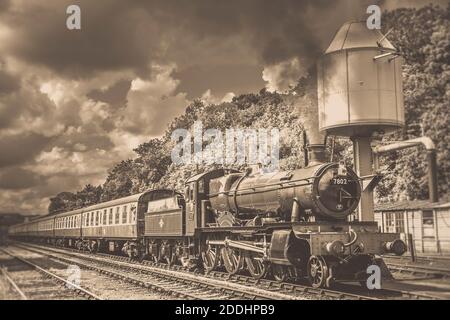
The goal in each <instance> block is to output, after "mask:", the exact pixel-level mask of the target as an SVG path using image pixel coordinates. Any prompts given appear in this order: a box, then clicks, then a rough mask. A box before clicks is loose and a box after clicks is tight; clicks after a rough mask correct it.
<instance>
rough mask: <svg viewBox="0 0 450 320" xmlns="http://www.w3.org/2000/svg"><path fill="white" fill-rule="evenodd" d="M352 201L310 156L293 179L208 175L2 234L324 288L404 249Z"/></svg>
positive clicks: (332, 168) (351, 176)
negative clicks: (357, 218)
mask: <svg viewBox="0 0 450 320" xmlns="http://www.w3.org/2000/svg"><path fill="white" fill-rule="evenodd" d="M311 154H312V155H314V154H316V155H317V153H314V152H312V153H311ZM360 196H361V181H360V179H359V177H358V176H357V174H356V173H355V172H354V171H353V170H352V169H351V168H350V167H347V166H345V164H344V163H334V162H324V161H322V160H321V159H320V157H313V158H312V160H311V162H310V163H309V164H308V165H307V166H306V167H305V168H301V169H297V170H292V171H284V172H273V173H263V172H260V170H258V169H257V168H253V170H251V169H249V170H247V171H246V172H238V171H236V170H227V169H215V170H211V171H208V172H204V173H201V174H198V175H195V176H193V177H191V178H190V179H188V180H187V181H186V182H185V190H184V194H182V193H179V192H176V191H174V190H150V191H146V192H144V193H141V194H137V195H132V196H129V197H125V198H121V199H116V200H113V201H108V202H104V203H100V204H96V205H94V206H89V207H86V208H83V209H78V210H75V211H70V212H65V213H61V214H56V215H53V216H46V217H43V218H40V219H37V220H33V221H30V222H27V223H23V224H19V225H15V226H13V227H11V229H10V235H11V236H13V237H15V238H17V239H21V240H27V241H39V242H45V243H51V244H54V245H59V246H67V247H74V248H78V249H80V250H83V249H87V250H90V251H92V252H95V251H103V252H115V253H126V254H128V255H129V256H130V257H132V258H141V259H144V258H145V259H151V260H154V261H159V262H161V261H162V262H165V263H168V264H182V265H185V266H201V267H203V268H204V270H205V271H206V272H210V271H212V270H215V269H225V270H226V271H227V272H228V273H230V274H236V273H239V272H248V273H250V274H251V275H252V276H253V277H255V278H262V277H266V276H269V275H271V276H273V277H274V278H275V279H277V280H279V281H285V280H288V279H298V278H303V277H306V278H307V279H308V280H309V282H310V283H311V285H312V286H313V287H330V286H331V285H332V284H333V283H334V282H336V281H362V282H365V279H366V278H367V274H366V270H367V267H368V266H370V265H372V264H380V263H382V261H381V262H380V259H378V258H377V257H376V255H379V254H387V253H394V254H397V255H401V254H403V253H404V252H405V251H406V245H405V243H404V242H403V241H402V240H400V238H399V234H395V233H380V232H378V227H377V224H376V222H350V221H348V220H349V219H348V217H349V215H351V214H352V213H353V212H354V211H355V209H356V208H357V206H358V203H359V200H360Z"/></svg>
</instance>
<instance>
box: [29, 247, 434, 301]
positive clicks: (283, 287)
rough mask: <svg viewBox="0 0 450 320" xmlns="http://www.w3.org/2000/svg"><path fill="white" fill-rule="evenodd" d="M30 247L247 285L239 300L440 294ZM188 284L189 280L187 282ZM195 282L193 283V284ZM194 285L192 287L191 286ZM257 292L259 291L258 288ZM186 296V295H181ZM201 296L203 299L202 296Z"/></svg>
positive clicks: (135, 270) (427, 296) (421, 297)
mask: <svg viewBox="0 0 450 320" xmlns="http://www.w3.org/2000/svg"><path fill="white" fill-rule="evenodd" d="M26 246H27V249H28V248H29V247H34V248H37V249H41V250H42V249H45V250H49V251H52V252H57V253H64V254H67V255H70V256H72V257H80V256H82V257H84V259H86V258H88V259H94V260H97V259H101V260H103V263H109V264H110V265H111V264H114V262H113V261H115V262H116V263H121V264H123V265H124V267H125V268H130V271H132V272H133V273H141V274H142V272H144V273H145V272H149V270H148V269H146V268H151V269H150V270H151V271H153V272H157V273H160V272H163V273H165V274H166V275H167V276H169V277H182V278H183V279H188V280H187V281H188V282H189V279H190V277H192V276H194V278H195V279H200V278H199V277H202V279H203V280H207V279H210V280H211V281H217V280H219V281H221V282H219V283H214V284H215V285H217V286H218V287H219V288H221V290H224V289H227V288H223V287H221V286H223V285H226V286H230V285H231V286H232V287H233V286H236V285H237V286H245V287H247V289H245V288H242V287H240V288H241V292H240V294H238V295H237V296H236V297H237V298H240V299H318V298H319V299H333V300H336V299H339V300H381V299H415V300H430V299H431V300H434V299H440V297H438V296H434V295H430V294H424V293H415V292H411V291H407V290H399V289H382V290H374V291H373V290H367V289H364V288H362V287H361V286H359V285H351V284H342V285H341V284H340V285H338V287H337V288H338V289H336V290H329V289H317V288H312V287H310V286H309V285H303V284H297V283H295V284H294V283H290V282H281V283H280V282H277V281H274V280H270V279H259V280H257V279H254V278H252V277H249V276H245V275H241V274H237V275H230V274H228V273H226V272H221V271H213V272H211V273H209V274H203V273H199V272H198V271H197V272H192V271H190V270H188V269H187V268H184V267H182V266H178V265H175V266H168V265H167V264H162V263H156V262H152V261H148V260H144V261H142V262H141V263H137V262H130V261H129V259H128V258H127V257H124V256H117V255H111V254H106V253H97V254H95V255H93V254H90V253H83V252H80V251H78V250H75V249H71V248H55V247H52V246H47V245H45V246H42V245H34V244H28V243H27V244H26ZM186 285H188V286H189V283H186ZM191 285H192V284H191ZM249 287H250V288H251V289H255V290H262V292H265V291H269V293H266V294H265V295H262V296H260V297H257V295H256V294H255V293H254V292H252V293H249V292H246V291H248V290H249ZM191 288H192V286H191ZM257 292H258V291H257ZM274 293H280V294H282V295H284V296H279V297H276V296H275V295H274ZM180 296H181V297H183V295H180ZM227 298H228V299H229V297H217V298H216V297H214V298H213V299H227ZM200 299H204V298H202V297H200Z"/></svg>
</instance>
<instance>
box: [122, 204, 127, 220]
mask: <svg viewBox="0 0 450 320" xmlns="http://www.w3.org/2000/svg"><path fill="white" fill-rule="evenodd" d="M127 213H128V212H127V206H123V208H122V223H123V224H125V223H127Z"/></svg>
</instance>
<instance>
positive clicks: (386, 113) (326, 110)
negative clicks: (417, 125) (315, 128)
mask: <svg viewBox="0 0 450 320" xmlns="http://www.w3.org/2000/svg"><path fill="white" fill-rule="evenodd" d="M401 66H402V58H401V57H400V56H399V55H398V53H397V51H396V49H395V48H394V46H393V45H392V44H391V43H390V42H389V41H388V40H387V39H386V37H385V36H383V35H382V34H381V33H380V32H379V31H378V30H369V29H368V28H367V26H366V22H365V21H362V22H347V23H345V24H344V25H343V26H342V27H341V28H340V29H339V30H338V32H337V33H336V35H335V36H334V38H333V40H332V42H331V44H330V46H329V47H328V49H327V50H326V51H325V53H324V54H323V56H322V57H321V58H320V59H319V62H318V65H317V71H318V98H319V130H320V131H326V132H327V133H328V134H331V135H338V136H347V137H354V136H370V135H371V134H372V133H373V132H374V131H381V132H389V131H393V130H395V129H398V128H400V127H403V126H404V123H405V118H404V106H403V93H402V75H401Z"/></svg>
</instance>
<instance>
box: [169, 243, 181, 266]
mask: <svg viewBox="0 0 450 320" xmlns="http://www.w3.org/2000/svg"><path fill="white" fill-rule="evenodd" d="M181 250H182V249H181V247H180V245H179V244H178V243H177V244H176V245H175V246H174V247H172V250H171V255H170V265H174V264H178V262H179V261H180V257H181Z"/></svg>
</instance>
